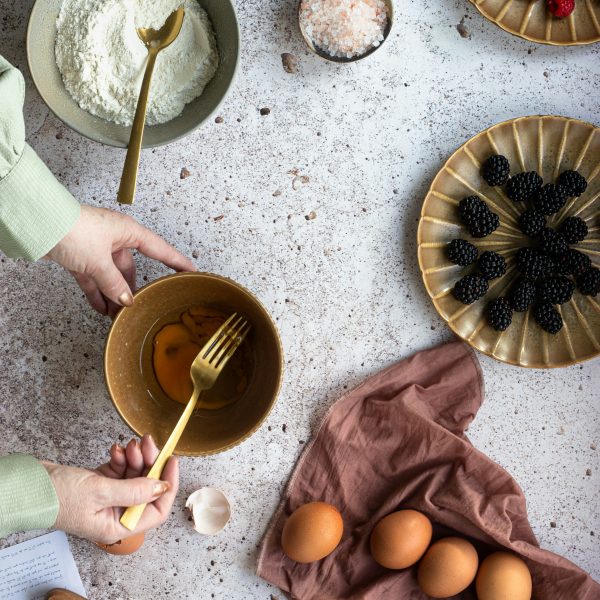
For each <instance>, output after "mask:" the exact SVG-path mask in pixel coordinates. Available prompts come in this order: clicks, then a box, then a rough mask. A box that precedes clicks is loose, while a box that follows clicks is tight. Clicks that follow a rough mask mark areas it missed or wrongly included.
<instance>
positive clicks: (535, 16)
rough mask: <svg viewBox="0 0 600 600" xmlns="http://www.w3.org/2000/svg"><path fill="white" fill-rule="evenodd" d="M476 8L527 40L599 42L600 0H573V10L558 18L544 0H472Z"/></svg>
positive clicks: (568, 43)
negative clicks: (562, 17)
mask: <svg viewBox="0 0 600 600" xmlns="http://www.w3.org/2000/svg"><path fill="white" fill-rule="evenodd" d="M471 2H472V3H473V4H474V5H475V6H476V7H477V10H478V11H479V12H480V13H481V14H482V15H483V16H484V17H486V18H487V19H489V20H490V21H492V23H496V25H498V26H499V27H502V29H504V30H505V31H508V32H509V33H512V34H513V35H517V36H519V37H522V38H524V39H526V40H529V41H530V42H539V43H541V44H552V45H554V46H580V45H584V44H593V43H594V42H600V2H598V0H576V3H575V10H574V11H573V12H572V13H571V14H570V15H569V16H568V17H566V18H565V19H557V18H556V17H555V16H553V15H552V13H551V12H550V11H549V10H548V7H547V6H546V2H545V0H471Z"/></svg>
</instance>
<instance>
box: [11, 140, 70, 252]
mask: <svg viewBox="0 0 600 600" xmlns="http://www.w3.org/2000/svg"><path fill="white" fill-rule="evenodd" d="M79 211H80V207H79V203H78V202H77V200H75V198H73V196H72V195H71V194H70V193H69V192H68V190H67V189H66V188H64V187H63V186H62V185H61V184H60V183H59V182H58V181H57V180H56V178H55V177H54V175H53V174H52V173H51V172H50V170H49V169H48V167H46V165H45V164H44V163H43V162H42V161H41V159H40V158H39V157H38V155H37V154H36V153H35V152H34V151H33V149H32V148H31V147H30V146H29V145H28V144H25V146H24V148H23V154H22V155H21V157H20V158H19V160H18V162H17V163H16V164H15V165H14V167H13V168H12V169H11V170H10V172H9V173H8V174H7V175H6V177H4V179H2V180H0V248H2V250H3V251H4V253H5V254H6V255H7V256H8V257H9V258H26V259H28V260H38V259H39V258H41V257H42V256H45V255H46V254H47V253H48V252H49V251H50V250H52V248H54V246H56V244H57V243H58V242H59V241H60V240H61V239H62V238H63V237H64V236H65V235H66V234H67V233H68V232H69V230H70V229H71V227H73V225H74V223H75V221H76V220H77V218H78V217H79Z"/></svg>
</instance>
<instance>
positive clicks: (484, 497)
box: [257, 342, 600, 600]
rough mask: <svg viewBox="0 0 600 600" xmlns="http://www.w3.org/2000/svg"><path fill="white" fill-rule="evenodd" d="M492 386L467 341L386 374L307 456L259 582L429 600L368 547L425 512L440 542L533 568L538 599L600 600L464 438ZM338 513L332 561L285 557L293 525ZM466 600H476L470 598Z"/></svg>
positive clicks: (349, 398) (324, 431)
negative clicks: (546, 545)
mask: <svg viewBox="0 0 600 600" xmlns="http://www.w3.org/2000/svg"><path fill="white" fill-rule="evenodd" d="M483 394H484V393H483V378H482V375H481V370H480V367H479V363H478V361H477V359H476V357H475V355H474V354H473V352H472V351H471V350H470V349H469V348H468V347H467V346H466V345H465V344H463V343H462V342H452V343H450V344H445V345H443V346H440V347H437V348H434V349H432V350H426V351H424V352H420V353H418V354H415V355H414V356H412V357H410V358H408V359H406V360H403V361H401V362H399V363H397V364H395V365H393V366H391V367H389V368H388V369H385V370H384V371H382V372H380V373H377V374H375V375H373V376H372V377H370V378H369V379H367V380H366V381H365V382H363V383H362V384H360V385H359V386H358V387H356V388H355V389H354V390H352V391H350V392H348V393H347V394H345V395H344V396H342V398H341V399H340V400H338V401H337V402H336V403H335V404H334V405H333V406H332V407H331V409H330V410H329V412H328V413H327V415H326V417H325V419H324V421H323V423H322V424H321V426H320V428H319V430H318V431H317V433H316V435H315V436H314V438H313V440H312V441H311V442H310V443H309V444H308V446H307V448H306V450H305V451H304V453H303V454H302V456H301V457H300V459H299V461H298V464H297V465H296V467H295V469H294V472H293V474H292V476H291V477H290V480H289V482H288V485H287V488H286V491H285V493H284V497H283V500H282V502H281V504H280V506H279V508H278V510H277V512H276V513H275V515H274V517H273V519H272V522H271V524H270V526H269V528H268V530H267V532H266V534H265V537H264V539H263V543H262V547H261V552H260V556H259V562H258V568H257V572H258V574H259V575H260V576H261V577H262V578H264V579H266V580H267V581H269V582H271V583H273V584H274V585H276V586H278V587H279V588H280V589H281V590H282V591H284V592H285V593H286V594H287V596H288V597H289V598H294V599H298V600H317V599H318V600H330V599H331V600H333V599H342V598H343V599H356V600H358V599H361V600H386V599H387V598H390V599H394V600H396V599H397V598H402V599H408V600H412V599H415V600H417V599H418V600H426V599H427V598H428V597H427V596H426V595H425V594H423V593H422V592H421V591H420V589H419V587H418V585H417V582H416V576H415V571H416V568H415V567H413V568H410V569H405V570H402V571H390V570H387V569H384V568H383V567H380V566H379V565H378V564H377V563H375V562H374V561H373V559H372V558H371V556H370V552H369V536H370V533H371V530H372V529H373V527H374V525H375V524H376V523H377V522H378V521H379V520H380V519H381V518H383V517H384V516H385V515H387V514H389V513H391V512H394V511H395V510H399V509H402V508H413V509H416V510H420V511H421V512H423V513H425V514H426V515H427V516H428V517H429V518H430V519H431V520H432V521H433V523H434V537H435V538H439V537H443V536H444V535H456V534H458V535H461V536H463V537H466V538H468V539H469V540H470V541H472V542H473V543H474V544H475V546H476V547H477V549H478V552H479V555H480V559H483V558H484V557H485V556H486V555H487V554H489V553H491V552H493V551H496V550H498V549H507V550H510V551H513V552H516V553H517V554H519V555H520V556H521V557H523V558H524V560H525V561H526V563H527V565H528V566H529V568H530V570H531V572H532V576H533V580H534V592H535V594H534V599H535V598H537V599H541V600H554V599H556V600H573V599H574V598H577V599H578V600H597V599H598V598H600V586H599V585H598V584H597V583H595V582H594V581H593V580H592V579H591V578H590V577H589V576H588V575H586V574H585V573H584V572H583V571H582V570H581V569H579V568H578V567H576V566H575V565H573V564H572V563H570V562H569V561H567V560H566V559H564V558H561V557H559V556H557V555H555V554H553V553H551V552H548V551H545V550H541V549H540V548H539V547H538V544H537V541H536V539H535V536H534V534H533V532H532V530H531V527H530V526H529V523H528V520H527V511H526V505H525V498H524V496H523V492H522V491H521V489H520V488H519V486H518V485H517V484H516V482H515V481H514V480H513V479H512V478H511V477H510V475H509V474H508V473H507V472H506V471H505V470H504V469H502V468H501V467H500V466H499V465H497V464H496V463H494V462H493V461H492V460H490V459H489V458H488V457H487V456H485V455H484V454H483V453H481V452H479V451H478V450H476V449H475V448H474V447H473V446H472V445H471V444H470V442H469V440H468V439H467V437H466V435H465V430H466V428H467V427H468V425H469V423H471V421H472V420H473V419H474V417H475V415H476V414H477V411H478V410H479V407H480V406H481V403H482V402H483ZM315 500H319V501H324V502H329V503H331V504H333V505H334V506H336V507H337V508H338V509H339V510H340V512H341V514H342V517H343V519H344V536H343V538H342V541H341V543H340V545H339V546H338V548H337V549H336V550H335V551H334V552H333V553H332V554H331V555H329V556H328V557H326V558H325V559H323V560H321V561H318V562H316V563H311V564H307V565H305V564H298V563H295V562H293V561H291V560H289V559H288V558H287V557H285V555H284V554H283V553H282V550H281V546H280V539H281V531H282V529H283V525H284V523H285V520H286V519H287V517H288V516H289V515H290V514H291V513H292V512H293V511H294V510H295V509H296V508H298V507H299V506H300V505H302V504H304V503H306V502H311V501H315ZM456 598H461V599H474V598H475V594H474V592H473V591H472V590H471V589H469V590H467V591H465V592H463V593H462V594H460V595H459V596H456Z"/></svg>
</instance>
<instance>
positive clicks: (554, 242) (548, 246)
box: [540, 227, 569, 256]
mask: <svg viewBox="0 0 600 600" xmlns="http://www.w3.org/2000/svg"><path fill="white" fill-rule="evenodd" d="M540 243H541V247H542V250H543V251H544V252H549V253H550V254H555V255H556V256H562V255H563V254H564V253H565V252H566V251H567V250H568V249H569V246H568V245H567V240H566V239H565V236H564V235H563V234H562V233H559V232H558V231H555V230H554V229H550V228H549V227H544V229H542V232H541V233H540Z"/></svg>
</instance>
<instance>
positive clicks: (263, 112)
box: [260, 106, 271, 117]
mask: <svg viewBox="0 0 600 600" xmlns="http://www.w3.org/2000/svg"><path fill="white" fill-rule="evenodd" d="M260 114H261V115H262V116H263V117H266V116H267V115H269V114H271V109H270V108H267V107H266V106H265V107H264V108H261V109H260Z"/></svg>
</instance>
